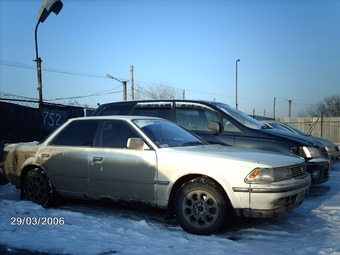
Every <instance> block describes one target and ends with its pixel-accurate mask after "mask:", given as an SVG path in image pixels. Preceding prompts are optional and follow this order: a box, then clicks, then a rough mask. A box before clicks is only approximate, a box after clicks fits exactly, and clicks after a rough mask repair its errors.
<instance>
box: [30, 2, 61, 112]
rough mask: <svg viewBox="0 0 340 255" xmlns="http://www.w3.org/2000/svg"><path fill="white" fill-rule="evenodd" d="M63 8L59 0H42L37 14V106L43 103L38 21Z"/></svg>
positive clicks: (41, 21) (35, 35) (35, 37)
mask: <svg viewBox="0 0 340 255" xmlns="http://www.w3.org/2000/svg"><path fill="white" fill-rule="evenodd" d="M62 8H63V3H62V2H61V1H60V0H44V2H43V4H42V6H41V8H40V10H39V12H38V16H37V20H38V23H37V25H36V26H35V31H34V39H35V60H34V61H36V62H37V75H38V88H37V90H38V91H39V107H41V105H42V103H43V97H42V78H41V62H42V60H41V58H39V54H38V26H39V24H40V23H43V22H44V21H45V20H46V18H47V17H48V15H50V13H51V12H54V13H55V14H56V15H58V13H59V12H60V11H61V9H62Z"/></svg>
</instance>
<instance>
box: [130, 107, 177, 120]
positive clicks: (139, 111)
mask: <svg viewBox="0 0 340 255" xmlns="http://www.w3.org/2000/svg"><path fill="white" fill-rule="evenodd" d="M131 115H136V116H151V117H159V118H163V119H167V120H170V119H171V109H169V108H168V109H167V108H135V109H134V110H133V111H132V113H131Z"/></svg>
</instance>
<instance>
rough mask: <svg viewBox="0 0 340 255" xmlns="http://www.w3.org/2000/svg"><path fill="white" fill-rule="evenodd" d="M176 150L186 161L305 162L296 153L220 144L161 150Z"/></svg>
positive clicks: (277, 165)
mask: <svg viewBox="0 0 340 255" xmlns="http://www.w3.org/2000/svg"><path fill="white" fill-rule="evenodd" d="M163 150H164V152H165V151H171V150H174V151H176V152H177V153H178V152H180V155H181V157H183V158H185V160H186V161H188V160H191V159H190V158H191V157H193V159H192V160H193V161H195V162H197V161H198V160H204V161H207V160H211V161H212V163H214V162H215V163H217V162H220V160H223V161H229V162H230V163H232V164H234V163H235V162H237V163H238V164H240V163H241V162H242V163H244V164H248V163H252V164H254V163H256V164H263V165H269V166H272V167H282V166H288V165H296V164H302V163H304V162H305V161H304V159H302V158H300V157H297V156H296V155H295V154H292V155H291V156H289V155H284V154H279V153H275V152H269V151H261V150H254V149H245V148H238V147H230V146H223V145H218V144H213V145H200V146H185V147H176V148H162V149H160V152H161V151H163Z"/></svg>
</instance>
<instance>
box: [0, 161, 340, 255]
mask: <svg viewBox="0 0 340 255" xmlns="http://www.w3.org/2000/svg"><path fill="white" fill-rule="evenodd" d="M330 176H331V178H330V180H329V181H328V182H327V183H325V184H321V185H316V186H312V187H311V189H310V193H309V195H308V197H307V198H306V199H305V201H304V203H303V204H302V205H301V206H300V207H298V208H296V209H295V210H293V211H292V212H289V213H287V214H285V215H283V216H281V217H278V218H274V219H241V220H240V221H238V222H235V223H233V224H232V225H231V226H229V227H227V228H226V229H225V230H224V231H222V232H221V233H217V234H214V235H211V236H197V235H192V234H188V233H187V232H185V231H183V230H182V229H181V228H180V227H179V226H178V224H177V223H176V222H175V221H166V220H162V216H163V215H162V214H161V213H160V212H158V211H154V210H151V211H147V210H137V209H133V208H131V207H122V206H118V205H112V204H110V205H108V204H103V203H95V202H85V201H79V200H76V201H75V200H66V201H60V203H58V204H57V205H56V206H55V207H53V208H48V209H44V208H42V207H41V206H39V205H36V204H33V203H31V202H29V201H24V200H20V199H19V191H18V190H16V189H15V188H14V187H13V186H12V185H10V184H7V185H4V186H0V243H1V246H2V247H4V252H5V253H6V254H11V253H13V254H14V253H15V254H18V251H22V250H24V251H27V250H28V251H32V252H33V253H36V252H44V253H48V254H91V255H92V254H102V255H108V254H128V255H133V254H149V255H153V254H188V255H191V254H193V255H196V254H205V255H207V254H211V255H217V254H298V255H305V254H306V255H307V254H308V255H310V254H320V255H329V254H333V255H335V254H340V162H337V163H335V164H333V167H332V170H331V172H330ZM24 217H25V218H26V220H25V222H24V224H22V225H20V224H19V223H20V222H19V221H18V219H23V218H24ZM34 218H35V219H37V220H38V219H40V222H39V224H37V225H35V226H34V225H33V224H34V223H33V220H34ZM28 219H29V220H28ZM45 219H46V220H47V221H46V222H44V223H46V224H45V225H43V221H44V220H45ZM29 223H31V224H30V225H28V224H29Z"/></svg>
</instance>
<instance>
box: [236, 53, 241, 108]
mask: <svg viewBox="0 0 340 255" xmlns="http://www.w3.org/2000/svg"><path fill="white" fill-rule="evenodd" d="M240 61H241V59H237V60H236V110H238V103H237V63H238V62H240Z"/></svg>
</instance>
